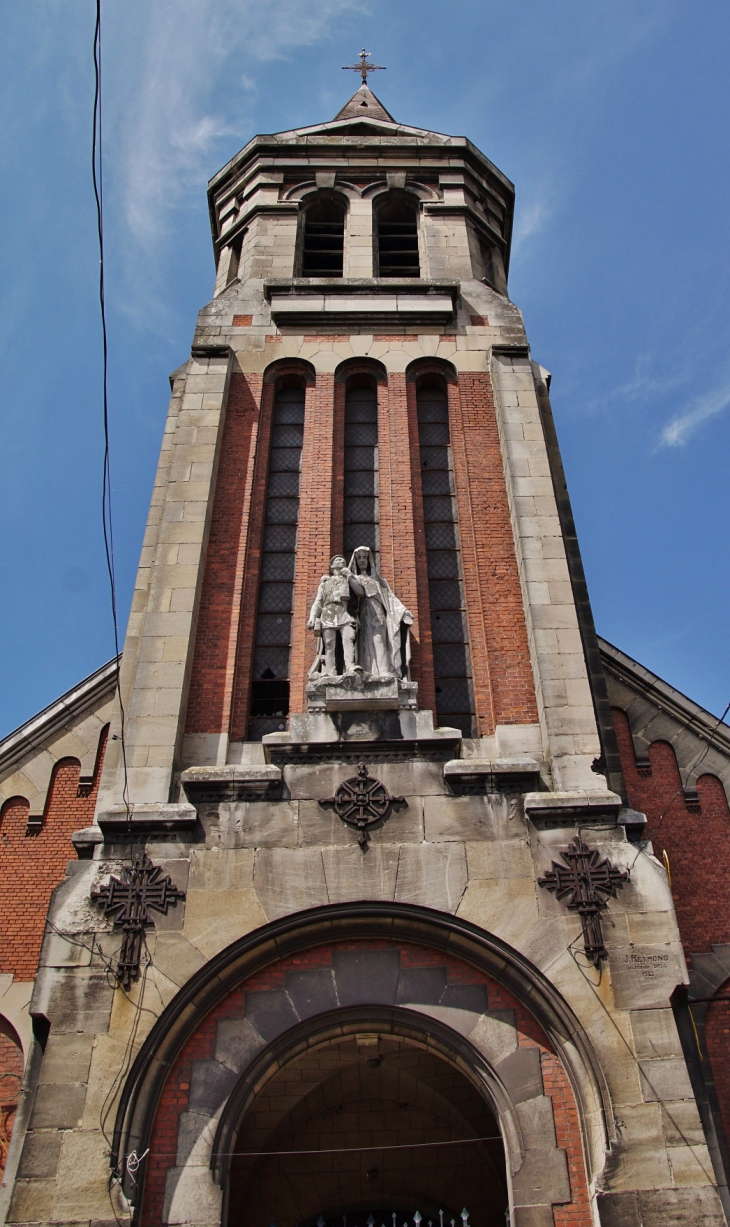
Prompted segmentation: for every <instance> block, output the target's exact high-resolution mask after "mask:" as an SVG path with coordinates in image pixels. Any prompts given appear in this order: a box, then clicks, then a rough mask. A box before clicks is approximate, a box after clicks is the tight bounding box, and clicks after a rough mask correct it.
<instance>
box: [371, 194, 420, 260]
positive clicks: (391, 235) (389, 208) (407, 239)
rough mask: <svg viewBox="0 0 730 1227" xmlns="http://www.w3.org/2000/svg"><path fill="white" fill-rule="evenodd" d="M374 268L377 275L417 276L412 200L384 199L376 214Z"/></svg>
mask: <svg viewBox="0 0 730 1227" xmlns="http://www.w3.org/2000/svg"><path fill="white" fill-rule="evenodd" d="M376 234H377V268H378V274H377V275H378V276H379V277H418V276H420V263H419V259H418V215H417V213H416V210H415V208H414V206H413V205H412V204H410V203H409V202H408V201H407V200H402V199H398V197H395V198H391V199H389V200H386V202H385V203H384V204H382V205H381V206H380V208H379V209H378V216H377V229H376Z"/></svg>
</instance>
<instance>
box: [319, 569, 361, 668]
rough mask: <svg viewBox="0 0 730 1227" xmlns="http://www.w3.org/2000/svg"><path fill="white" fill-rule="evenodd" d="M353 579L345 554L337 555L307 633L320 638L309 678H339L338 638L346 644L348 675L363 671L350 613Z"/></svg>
mask: <svg viewBox="0 0 730 1227" xmlns="http://www.w3.org/2000/svg"><path fill="white" fill-rule="evenodd" d="M351 583H352V575H351V572H350V569H349V567H347V566H346V565H345V559H344V558H343V556H342V555H341V554H335V556H334V558H333V559H332V561H331V563H330V574H329V575H323V576H322V579H321V580H320V584H319V588H318V589H317V595H316V597H315V598H314V604H313V605H312V608H311V610H310V613H309V621H308V622H307V630H310V631H314V632H315V634H316V635H317V656H316V658H315V661H314V664H313V665H312V668H311V669H310V670H309V676H310V678H312V679H315V678H317V677H323V678H324V677H330V678H331V677H337V676H338V674H337V638H338V636H339V638H340V641H341V644H342V657H343V661H344V665H345V668H344V673H345V675H347V674H352V673H356V672H358V671H359V666H358V664H357V663H356V659H355V639H356V635H357V619H356V618H355V617H354V615H353V614H351V613H350V611H349V609H348V605H349V603H350V600H351V595H352V594H351V591H350V586H351Z"/></svg>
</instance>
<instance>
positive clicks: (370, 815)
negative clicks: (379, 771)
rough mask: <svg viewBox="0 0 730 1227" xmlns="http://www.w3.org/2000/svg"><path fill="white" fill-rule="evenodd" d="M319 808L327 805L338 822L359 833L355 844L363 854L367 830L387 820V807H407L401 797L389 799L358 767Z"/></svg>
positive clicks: (359, 766) (362, 766)
mask: <svg viewBox="0 0 730 1227" xmlns="http://www.w3.org/2000/svg"><path fill="white" fill-rule="evenodd" d="M319 804H320V805H321V806H323V807H324V806H325V805H331V806H332V807H333V808H334V811H335V813H336V814H337V817H338V818H341V819H342V821H343V822H344V823H346V825H347V826H349V827H353V828H354V829H355V830H356V831H359V832H360V837H359V839H358V841H357V842H358V843H359V845H360V847H361V848H362V849H363V851H365V848H366V846H367V842H368V827H371V826H373V824H374V823H376V822H381V821H382V819H384V818H386V817H387V816H388V812H389V810H390V808H391V806H393V805H395V806H401V805H407V804H408V802H407V801H406V799H405V797H391V795H390V793H389V792H388V789H387V788H386V787H385V785H384V784H381V783H380V780H374V779H373V778H372V776H370V775H368V769H367V767H366V766H365V764H364V763H358V765H357V775H353V776H350V778H349V779H348V780H343V782H342V783H341V784H340V786H339V788H338V789H337V792H336V793H335V795H334V797H322V799H321V800H320V802H319Z"/></svg>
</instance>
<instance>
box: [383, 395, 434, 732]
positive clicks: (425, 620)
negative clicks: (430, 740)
mask: <svg viewBox="0 0 730 1227" xmlns="http://www.w3.org/2000/svg"><path fill="white" fill-rule="evenodd" d="M394 378H396V377H395V376H391V379H394ZM406 410H407V413H408V454H409V459H410V470H411V471H410V477H411V501H412V504H413V542H414V549H415V554H416V568H415V569H416V592H417V595H416V601H415V604H413V605H411V607H410V609H411V612H412V613H413V614H414V615H415V616H416V618H417V620H418V645H417V651H414V653H413V665H412V670H411V675H412V677H413V680H414V682H418V705H419V707H423V708H425V709H426V711H432V712H434V713H435V711H436V683H435V681H434V676H433V641H432V639H431V603H430V601H429V596H428V565H427V562H426V534H425V532H424V527H423V487H422V485H421V447H420V443H419V438H418V402H417V400H416V385H415V383H414V381H413V380H412V379H409V380H408V381H407V384H406ZM415 646H416V645H414V647H415Z"/></svg>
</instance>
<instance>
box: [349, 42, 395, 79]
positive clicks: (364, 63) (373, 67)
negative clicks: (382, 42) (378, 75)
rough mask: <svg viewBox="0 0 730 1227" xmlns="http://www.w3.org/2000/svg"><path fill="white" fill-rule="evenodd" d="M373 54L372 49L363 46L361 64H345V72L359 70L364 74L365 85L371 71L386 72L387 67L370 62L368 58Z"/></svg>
mask: <svg viewBox="0 0 730 1227" xmlns="http://www.w3.org/2000/svg"><path fill="white" fill-rule="evenodd" d="M371 55H372V52H371V51H366V50H365V48H364V47H363V49H362V51H361V52H360V54H359V60H360V63H359V64H343V65H342V71H343V72H359V73H360V75H361V76H362V83H363V85H367V81H368V73H369V72H385V67H384V65H382V64H368V59H369V57H370V56H371Z"/></svg>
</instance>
